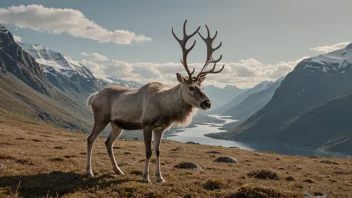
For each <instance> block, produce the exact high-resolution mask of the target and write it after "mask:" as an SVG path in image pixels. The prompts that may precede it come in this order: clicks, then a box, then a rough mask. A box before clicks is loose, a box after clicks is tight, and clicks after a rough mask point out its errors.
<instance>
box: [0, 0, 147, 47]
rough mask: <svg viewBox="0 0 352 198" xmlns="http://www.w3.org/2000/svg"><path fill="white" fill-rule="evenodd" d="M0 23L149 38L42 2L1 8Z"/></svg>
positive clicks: (113, 39) (110, 39)
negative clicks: (108, 27) (109, 26)
mask: <svg viewBox="0 0 352 198" xmlns="http://www.w3.org/2000/svg"><path fill="white" fill-rule="evenodd" d="M0 23H4V24H13V25H15V26H17V27H19V28H27V29H32V30H36V31H44V32H48V33H53V34H62V33H66V34H69V35H71V36H74V37H79V38H86V39H91V40H95V41H98V42H100V43H117V44H131V43H133V42H135V43H140V42H144V41H150V40H151V38H148V37H146V36H144V35H136V33H134V32H130V31H127V30H113V31H110V30H107V29H105V28H103V27H101V26H100V25H98V24H97V23H95V22H94V21H92V20H89V19H87V18H86V16H84V14H83V13H82V12H81V11H79V10H74V9H68V8H66V9H62V8H47V7H44V6H42V5H28V6H24V5H19V6H11V7H8V8H0Z"/></svg>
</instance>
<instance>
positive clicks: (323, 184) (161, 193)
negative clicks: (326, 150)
mask: <svg viewBox="0 0 352 198" xmlns="http://www.w3.org/2000/svg"><path fill="white" fill-rule="evenodd" d="M0 137H1V138H0V197H38V196H44V197H46V196H49V197H183V196H185V195H191V196H192V197H237V198H238V197H242V198H243V197H264V198H265V197H303V194H304V193H310V194H314V193H315V194H316V195H318V194H319V193H327V194H328V195H329V197H339V198H343V197H349V196H350V195H351V193H352V169H351V167H352V159H349V158H347V159H338V158H316V157H312V158H310V157H299V156H285V155H278V154H274V153H266V152H253V151H246V150H241V149H237V148H224V147H221V146H206V145H198V144H184V143H177V142H171V141H164V142H163V143H162V145H161V156H162V157H161V164H162V171H163V173H164V174H163V175H164V178H165V179H166V181H167V182H166V183H155V182H153V185H149V184H146V183H143V182H142V181H141V179H142V176H141V173H142V170H143V167H144V144H143V141H122V140H118V141H117V142H116V143H115V146H114V151H115V156H116V159H117V161H118V164H119V165H120V167H121V169H122V170H123V171H124V173H125V175H122V176H117V175H115V174H114V173H113V171H112V166H111V163H110V160H109V158H108V155H107V152H106V149H105V144H104V141H105V139H104V138H98V140H97V141H96V143H95V145H94V152H93V171H94V173H95V175H96V176H95V177H94V178H86V177H85V176H84V173H85V165H86V137H87V135H86V134H81V133H73V132H69V131H66V130H64V129H61V128H55V127H53V126H52V125H49V124H46V123H43V122H42V121H38V122H24V121H17V120H14V119H12V118H9V117H4V116H0ZM154 156H155V155H154V154H153V157H154ZM222 156H229V157H233V158H235V159H237V160H238V163H237V164H231V163H219V162H214V160H215V159H217V158H218V157H222ZM153 157H152V160H151V161H152V163H151V174H150V175H151V180H152V181H155V179H156V178H155V176H154V173H155V165H154V163H153V162H154V158H153ZM182 162H193V163H196V164H198V165H199V166H200V167H202V170H200V169H177V168H175V167H174V166H175V165H177V164H179V163H182Z"/></svg>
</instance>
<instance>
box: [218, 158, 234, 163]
mask: <svg viewBox="0 0 352 198" xmlns="http://www.w3.org/2000/svg"><path fill="white" fill-rule="evenodd" d="M214 162H225V163H237V160H236V159H234V158H232V157H219V158H217V159H216V160H214Z"/></svg>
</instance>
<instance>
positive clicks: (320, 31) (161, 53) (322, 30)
mask: <svg viewBox="0 0 352 198" xmlns="http://www.w3.org/2000/svg"><path fill="white" fill-rule="evenodd" d="M20 5H23V6H20ZM11 6H13V7H11ZM351 7H352V2H351V1H347V0H346V1H326V0H310V1H306V0H296V1H281V0H276V1H274V0H265V1H264V0H263V1H244V0H243V1H234V0H227V1H209V0H194V1H185V0H181V1H161V0H158V1H157V0H153V1H112V0H111V1H88V0H84V1H83V0H75V1H67V0H60V1H16V0H11V1H1V2H0V23H1V24H3V25H5V26H6V27H7V28H8V29H9V30H10V31H11V32H12V33H13V34H14V35H16V36H18V37H17V38H21V40H22V41H23V42H28V43H39V44H42V45H44V46H45V47H48V48H50V49H52V50H55V51H58V52H61V53H63V54H65V55H67V56H70V57H73V58H74V59H76V60H79V61H82V62H83V63H85V64H86V65H87V66H88V67H89V68H91V69H92V70H93V71H94V72H96V73H99V74H101V75H106V74H109V75H114V76H116V77H119V78H123V79H127V80H128V79H134V80H136V79H137V80H138V81H140V82H142V83H144V82H148V81H150V80H160V81H164V82H166V83H171V82H174V79H175V75H174V73H175V72H177V71H179V72H182V73H184V71H183V69H182V66H181V65H179V59H180V58H181V50H180V48H179V45H178V43H177V42H176V41H175V40H174V38H173V37H172V34H171V27H174V28H175V31H176V34H178V35H180V34H181V30H182V24H183V21H184V20H185V19H186V18H187V19H188V26H187V27H188V30H189V31H192V30H194V29H195V28H196V27H197V26H199V25H204V24H208V26H209V27H210V30H211V32H215V30H218V37H217V40H216V41H215V44H217V43H218V42H220V41H222V42H223V46H222V48H221V49H220V50H218V52H217V53H216V55H215V57H217V56H218V55H220V54H223V60H222V61H223V62H224V63H226V65H227V66H226V70H225V71H224V72H223V73H222V74H219V75H211V76H210V75H209V79H207V80H206V83H208V84H217V85H219V86H224V85H226V84H232V85H237V86H239V87H251V86H253V85H255V84H256V83H259V82H260V81H262V80H275V79H277V78H279V77H282V76H284V75H285V74H287V73H288V72H289V71H291V70H292V69H293V67H294V66H295V65H296V64H297V62H298V61H300V60H301V59H302V58H303V57H307V56H315V55H318V54H320V53H325V52H328V51H331V50H334V49H338V48H342V47H344V46H345V45H346V44H347V43H348V42H350V41H351V40H352V39H351V35H352V28H351V27H350V25H349V24H350V22H351V21H352V12H350V8H351ZM66 8H68V9H69V10H67V9H66ZM63 9H66V10H63ZM67 21H70V23H67ZM87 27H88V28H93V29H94V32H93V34H89V32H88V33H87V32H85V29H84V28H87ZM115 30H118V31H117V32H115V33H114V31H115ZM120 30H126V31H128V32H124V31H120ZM204 31H205V28H204V26H202V28H201V32H202V33H204ZM196 39H197V44H196V47H195V49H194V51H192V52H191V53H190V55H189V62H191V63H193V65H192V66H194V67H196V69H198V70H199V69H200V68H199V67H201V64H202V62H204V61H205V60H204V59H205V45H204V43H203V41H202V40H201V39H200V38H199V37H198V36H197V37H196ZM121 43H123V44H121ZM317 47H320V48H317ZM92 53H94V54H92Z"/></svg>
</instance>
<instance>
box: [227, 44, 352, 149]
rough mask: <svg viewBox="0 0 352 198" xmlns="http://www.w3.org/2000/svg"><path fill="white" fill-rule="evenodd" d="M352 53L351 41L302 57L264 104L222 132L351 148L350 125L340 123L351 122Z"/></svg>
mask: <svg viewBox="0 0 352 198" xmlns="http://www.w3.org/2000/svg"><path fill="white" fill-rule="evenodd" d="M351 58H352V44H349V45H347V46H346V47H345V48H344V49H340V50H336V51H333V52H330V53H327V54H323V55H319V56H316V57H311V58H308V59H305V60H303V61H301V62H300V63H298V65H297V66H296V67H295V68H294V70H293V71H292V72H290V73H289V74H287V76H286V77H285V79H284V80H283V81H282V82H281V85H280V86H279V87H278V88H277V89H276V91H275V93H274V95H273V97H272V99H271V100H270V101H269V102H268V103H267V104H266V105H265V106H264V107H263V108H262V109H260V110H259V111H257V112H256V113H255V114H253V115H252V116H251V117H249V118H248V119H247V120H245V121H244V122H243V123H242V124H240V125H238V126H236V127H235V128H234V129H233V130H232V132H229V133H227V134H224V135H223V137H222V138H224V139H236V140H238V141H247V142H258V143H263V142H280V143H286V144H289V145H294V146H304V147H311V148H324V149H329V150H335V151H341V152H346V150H347V149H349V152H352V147H351V146H349V147H348V148H347V147H345V148H344V146H346V145H347V144H346V143H348V141H347V140H349V139H351V138H352V133H351V129H350V128H348V127H345V126H346V125H343V124H341V123H344V124H345V123H348V122H350V120H348V118H347V119H346V115H348V113H351V112H350V111H351V110H350V109H349V107H350V105H348V101H349V99H350V98H351V97H350V94H351V91H352V59H351ZM346 93H348V94H346ZM345 97H346V98H347V99H346V98H345ZM348 109H349V110H348ZM347 117H348V116H347ZM341 120H342V121H341ZM327 122H330V123H331V124H330V125H329V124H326V123H327ZM339 124H340V125H339ZM329 126H333V127H329Z"/></svg>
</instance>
